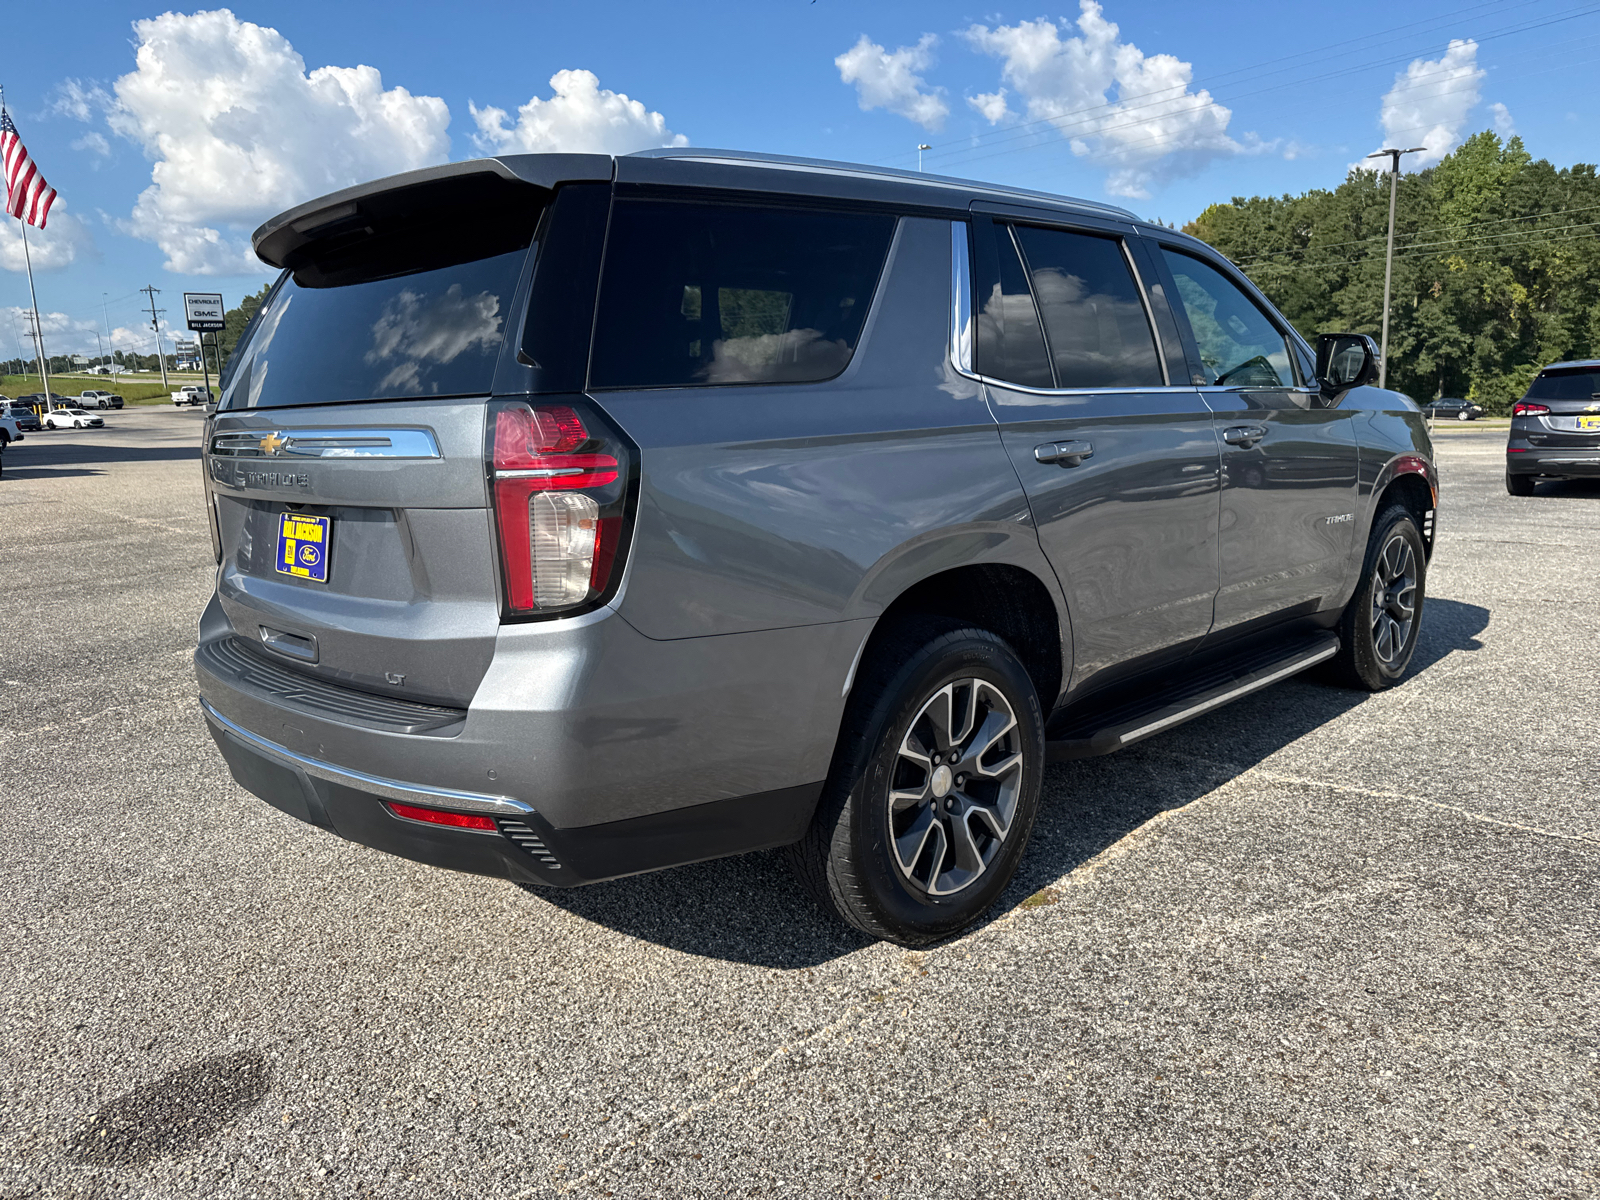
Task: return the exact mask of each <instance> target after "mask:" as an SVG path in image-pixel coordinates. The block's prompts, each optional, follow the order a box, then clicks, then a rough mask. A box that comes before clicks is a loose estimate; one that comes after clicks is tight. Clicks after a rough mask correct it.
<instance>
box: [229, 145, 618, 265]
mask: <svg viewBox="0 0 1600 1200" xmlns="http://www.w3.org/2000/svg"><path fill="white" fill-rule="evenodd" d="M614 172H615V160H613V159H612V157H611V156H610V155H609V154H508V155H503V156H501V157H498V158H478V159H471V160H469V161H467V162H459V163H446V164H444V165H443V166H438V167H424V168H423V169H422V170H420V171H407V172H405V173H404V174H402V175H390V176H387V177H385V178H383V179H374V180H372V181H371V182H370V183H360V184H357V185H356V186H355V187H349V188H345V189H344V190H342V191H338V192H331V193H329V194H328V195H326V196H321V197H318V198H317V199H315V200H309V201H307V202H306V203H304V204H301V205H298V206H296V207H294V208H291V209H289V210H288V211H287V212H281V213H279V214H278V215H277V216H275V217H273V218H272V219H271V220H270V221H268V222H266V223H265V224H264V225H262V226H261V228H260V229H257V230H256V231H255V233H254V234H252V235H251V238H250V241H251V244H252V245H253V246H254V247H255V252H256V256H257V257H258V258H260V259H261V261H262V262H264V263H267V264H268V265H269V266H274V267H291V268H292V267H295V266H297V265H298V264H300V263H303V262H308V261H311V260H313V259H315V258H317V257H319V252H320V249H321V248H322V246H327V247H329V248H331V247H332V246H333V245H335V244H344V243H348V242H349V241H351V240H359V239H360V238H361V237H362V236H363V235H365V234H370V233H372V232H373V230H374V227H375V226H376V225H379V224H382V223H383V221H384V218H386V217H393V216H397V215H399V214H401V213H405V212H408V211H415V210H417V209H432V210H435V211H437V212H439V213H441V219H444V220H447V221H448V220H454V221H461V222H472V221H473V219H474V210H476V209H478V208H481V207H483V206H484V205H485V204H487V205H489V206H490V207H493V206H495V205H496V204H499V203H505V202H507V201H508V200H509V199H510V198H511V197H512V196H514V195H516V194H518V193H521V192H522V191H523V189H525V188H528V187H533V188H538V189H541V190H543V191H546V192H548V191H551V190H553V189H554V188H555V186H556V185H557V184H558V183H568V182H575V181H580V180H581V181H594V182H601V183H604V182H609V181H610V180H611V178H612V175H613V173H614Z"/></svg>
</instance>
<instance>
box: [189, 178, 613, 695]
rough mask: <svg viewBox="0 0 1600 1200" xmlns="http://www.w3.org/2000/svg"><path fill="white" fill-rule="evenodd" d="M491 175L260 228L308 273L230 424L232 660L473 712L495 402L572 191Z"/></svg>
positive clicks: (223, 404) (226, 423) (216, 440)
mask: <svg viewBox="0 0 1600 1200" xmlns="http://www.w3.org/2000/svg"><path fill="white" fill-rule="evenodd" d="M572 157H575V156H572ZM601 161H602V162H603V163H604V164H605V167H604V169H605V170H606V172H609V160H601ZM463 166H465V164H464V165H463ZM477 168H478V173H477V174H472V173H470V172H469V173H466V174H463V173H461V171H460V169H458V168H444V169H441V171H436V172H434V173H432V176H431V177H430V178H422V182H420V183H418V182H415V180H416V179H418V178H421V177H422V175H423V173H419V175H418V176H415V177H412V181H411V182H408V181H407V179H406V177H400V180H399V181H398V182H395V183H393V185H392V186H387V187H381V188H375V189H369V190H368V191H367V192H366V193H364V194H360V195H357V196H356V198H355V199H344V200H342V199H341V196H348V195H351V194H352V193H341V194H340V196H335V197H330V198H329V199H328V201H324V202H318V204H317V205H316V206H307V208H308V209H314V211H310V212H306V211H305V210H295V211H294V212H292V213H290V214H286V215H285V217H284V218H279V219H278V220H277V221H275V222H273V223H271V224H269V225H268V226H265V227H263V230H262V231H260V232H258V234H257V248H258V251H259V252H260V253H261V254H262V257H264V258H267V259H268V260H269V261H272V262H274V263H276V264H278V265H283V266H286V267H287V268H288V269H287V270H285V272H284V274H283V275H282V276H281V277H280V278H279V280H278V282H277V283H276V284H275V285H274V287H273V289H272V291H271V293H270V294H269V296H268V298H267V300H266V301H265V302H264V303H263V305H262V306H261V308H260V310H259V312H258V313H257V314H256V316H255V318H254V319H253V321H252V323H251V326H250V328H249V330H248V331H247V332H246V334H245V336H244V338H243V339H241V341H240V344H239V346H238V348H237V350H236V351H235V353H234V355H233V357H232V358H231V359H230V361H229V363H228V365H227V370H226V374H225V376H224V379H223V381H222V395H221V399H220V401H219V403H218V407H217V412H216V414H215V416H214V417H212V418H211V419H210V420H209V421H208V427H207V432H206V446H205V468H206V477H207V483H208V490H209V493H210V503H211V504H212V505H213V513H212V515H213V518H214V521H215V525H214V531H215V534H216V542H217V550H218V554H219V564H220V570H219V573H218V584H217V595H218V599H219V601H220V603H221V606H222V609H223V611H224V612H225V614H226V616H227V621H228V625H229V627H230V631H229V633H228V634H225V635H224V636H222V637H213V638H212V639H211V640H210V642H208V644H207V645H210V646H211V650H210V652H211V653H215V654H223V655H227V656H232V660H233V661H237V656H238V655H239V654H247V655H252V656H255V658H256V659H257V660H259V661H261V662H268V663H271V664H273V665H274V666H278V667H287V668H289V669H290V670H292V671H295V672H299V673H301V674H302V675H304V676H307V677H309V678H311V679H314V680H320V681H324V682H327V683H335V684H340V685H343V686H345V687H349V688H355V689H358V690H361V691H367V692H372V693H375V694H379V695H384V696H390V697H394V698H396V699H405V700H411V701H417V702H422V703H426V704H434V705H448V706H462V707H464V706H465V705H466V704H467V703H468V702H469V701H470V699H471V697H472V695H473V693H474V692H475V691H476V689H477V686H478V684H479V682H480V681H481V680H482V678H483V675H484V673H485V672H486V671H487V669H488V666H489V661H490V658H491V656H492V655H493V652H494V645H495V638H496V635H497V632H498V629H499V625H500V622H501V589H500V583H499V579H498V576H497V566H496V562H497V560H496V542H495V532H494V523H493V514H492V513H491V511H490V509H489V507H488V501H489V485H488V481H487V478H486V471H485V462H484V447H485V434H486V421H487V414H488V411H489V406H488V401H489V398H490V396H491V393H493V392H494V391H495V387H496V380H497V377H502V376H503V373H504V371H505V369H506V365H507V364H508V363H510V364H511V366H512V367H513V368H515V367H516V357H515V356H516V348H517V342H518V339H517V337H516V336H510V337H508V336H507V335H508V333H511V332H512V331H513V327H514V326H516V325H517V324H518V315H517V314H518V313H519V311H520V306H521V304H522V300H523V293H524V292H525V291H526V288H527V282H528V275H529V269H530V265H531V264H530V258H531V255H530V246H531V245H532V244H533V239H534V235H535V232H536V229H537V226H538V222H539V219H540V216H541V213H542V211H543V210H544V208H545V207H546V205H547V204H548V202H549V201H550V198H551V195H552V192H551V190H550V189H549V188H547V187H540V186H536V185H530V184H529V183H527V182H525V181H522V180H518V179H516V178H515V177H514V175H513V174H512V172H510V171H508V170H506V169H504V168H503V167H501V165H500V164H497V163H492V162H491V163H488V164H477ZM486 168H494V169H495V170H486ZM496 171H497V172H498V173H496ZM441 173H443V174H445V175H446V176H447V178H445V179H444V180H443V181H442V182H441V181H440V179H439V178H438V176H439V175H440V174H441ZM524 373H526V372H525V370H524ZM502 382H503V379H502ZM224 642H225V643H226V645H223V643H224ZM207 645H202V647H201V654H202V656H204V655H206V654H207V653H208V649H207Z"/></svg>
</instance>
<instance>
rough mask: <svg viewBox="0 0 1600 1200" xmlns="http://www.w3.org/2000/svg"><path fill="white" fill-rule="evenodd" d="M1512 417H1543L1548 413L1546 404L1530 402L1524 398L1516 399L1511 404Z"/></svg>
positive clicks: (1548, 408)
mask: <svg viewBox="0 0 1600 1200" xmlns="http://www.w3.org/2000/svg"><path fill="white" fill-rule="evenodd" d="M1511 415H1512V416H1513V417H1545V416H1549V415H1550V406H1549V405H1548V404H1530V403H1529V402H1528V401H1526V400H1518V401H1517V402H1516V403H1515V404H1513V405H1512V406H1511Z"/></svg>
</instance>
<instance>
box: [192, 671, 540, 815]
mask: <svg viewBox="0 0 1600 1200" xmlns="http://www.w3.org/2000/svg"><path fill="white" fill-rule="evenodd" d="M200 708H201V710H202V711H203V712H204V713H205V715H206V720H208V721H214V722H216V724H217V725H218V726H220V727H221V728H222V729H225V730H227V732H228V733H230V734H232V735H233V736H234V737H236V738H238V739H239V740H240V741H242V742H244V743H245V744H246V745H247V746H249V747H250V748H251V749H253V750H258V751H260V752H261V753H262V754H265V755H266V756H267V757H268V758H273V759H276V760H277V761H278V762H280V763H282V764H283V765H284V766H289V767H296V768H298V769H299V770H302V771H304V772H305V773H306V774H307V775H312V776H315V777H316V778H318V779H324V780H327V781H328V782H329V783H338V784H342V785H344V786H345V787H350V788H355V789H356V790H357V791H360V792H371V793H372V794H373V795H375V796H382V797H383V798H384V799H385V800H398V801H400V802H401V803H402V804H421V805H425V806H428V807H432V808H457V809H464V810H467V811H471V812H486V813H496V814H498V815H500V816H503V817H510V816H522V815H525V814H527V813H531V812H532V811H533V805H531V804H524V803H523V802H522V801H521V800H513V799H512V798H511V797H510V796H488V795H484V794H482V793H480V792H458V791H455V790H454V789H451V788H437V787H428V786H427V785H426V784H418V783H402V782H400V781H399V780H397V779H383V778H381V777H380V776H377V775H368V774H366V773H365V772H363V771H351V770H347V769H345V768H343V767H334V766H329V765H328V764H327V763H325V762H319V761H318V760H317V759H314V758H307V757H306V756H305V755H303V754H296V753H295V752H294V751H293V750H290V749H289V748H288V747H287V746H280V745H278V743H277V742H269V741H268V740H267V739H266V738H264V737H262V736H260V735H259V734H255V733H251V732H250V731H249V730H248V729H243V728H241V727H240V726H238V725H235V724H234V723H233V722H232V721H230V720H228V718H227V717H225V716H223V715H222V714H221V713H219V712H218V711H217V710H216V709H214V708H212V707H211V705H210V703H209V702H208V701H207V700H206V699H205V698H204V697H202V698H201V700H200Z"/></svg>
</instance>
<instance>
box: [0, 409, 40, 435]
mask: <svg viewBox="0 0 1600 1200" xmlns="http://www.w3.org/2000/svg"><path fill="white" fill-rule="evenodd" d="M0 416H4V417H6V418H7V419H9V420H12V421H15V422H16V423H17V428H18V429H20V430H22V432H23V433H38V432H39V430H40V429H41V428H42V426H41V425H40V424H39V414H38V413H36V412H34V411H33V409H31V408H29V407H27V406H26V405H23V404H19V403H15V402H13V403H11V404H5V405H0Z"/></svg>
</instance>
